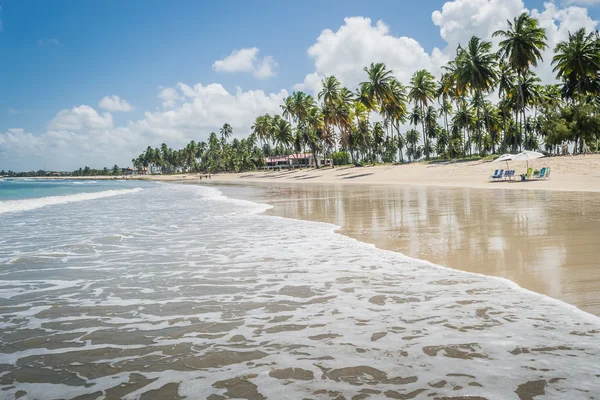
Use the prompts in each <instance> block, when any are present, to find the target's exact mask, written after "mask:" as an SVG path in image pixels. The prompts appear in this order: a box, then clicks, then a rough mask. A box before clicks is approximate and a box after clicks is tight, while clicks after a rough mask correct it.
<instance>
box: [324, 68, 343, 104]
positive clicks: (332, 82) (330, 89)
mask: <svg viewBox="0 0 600 400" xmlns="http://www.w3.org/2000/svg"><path fill="white" fill-rule="evenodd" d="M321 87H322V89H321V91H320V92H319V95H318V99H319V100H322V101H323V104H325V105H327V106H333V105H334V104H336V103H337V102H338V101H339V99H340V95H341V92H342V84H341V83H340V81H338V79H337V78H336V77H335V76H333V75H331V76H328V77H327V78H325V79H323V80H322V81H321Z"/></svg>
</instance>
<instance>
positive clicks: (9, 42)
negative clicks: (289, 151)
mask: <svg viewBox="0 0 600 400" xmlns="http://www.w3.org/2000/svg"><path fill="white" fill-rule="evenodd" d="M520 1H521V0H510V1H509V0H506V3H507V4H508V3H515V6H514V7H513V9H514V10H517V9H518V8H519V7H518V4H517V3H519V2H520ZM469 2H471V3H473V4H472V5H470V8H469V4H468V3H469ZM482 2H483V3H486V4H488V3H489V7H490V11H489V13H491V14H492V16H489V15H488V16H487V17H485V16H484V17H485V18H492V19H493V18H494V13H495V11H494V8H493V7H503V8H507V7H509V6H508V5H504V3H503V1H500V0H453V1H448V2H447V1H443V0H424V1H420V2H412V1H410V2H409V1H398V0H395V1H390V0H385V1H374V2H365V1H364V0H361V1H358V0H348V1H344V2H341V1H314V0H309V1H302V2H288V1H285V2H282V1H271V0H269V1H266V0H265V1H260V2H250V1H221V2H204V1H180V2H166V1H156V0H150V1H148V0H147V1H141V0H128V1H113V0H109V1H104V2H98V1H81V0H78V1H73V0H61V1H55V2H50V1H31V0H4V1H2V0H0V7H1V11H0V20H1V21H2V25H1V26H2V31H0V51H1V52H2V55H3V57H2V63H1V64H2V65H0V92H1V93H2V95H1V96H0V134H2V133H3V132H7V131H8V130H9V129H14V128H18V129H22V130H23V132H26V133H29V134H31V135H33V136H39V135H43V134H45V133H46V132H47V131H48V129H49V123H50V121H51V120H52V119H53V118H54V117H55V116H56V115H57V113H59V112H60V111H61V110H71V109H72V108H74V107H77V106H80V105H89V106H90V107H92V108H94V109H95V110H96V111H97V112H98V113H99V114H100V115H102V111H101V110H99V109H98V102H99V101H100V99H101V98H103V97H104V96H111V95H118V96H119V97H120V98H121V99H126V101H127V102H129V103H130V104H131V105H132V106H133V110H132V111H131V112H127V113H121V112H111V122H110V129H116V128H118V127H126V126H127V125H129V124H130V122H129V121H132V122H131V123H133V122H135V121H139V120H141V119H143V118H144V113H145V112H146V111H150V112H157V111H166V110H164V109H163V108H162V107H163V106H162V105H161V100H160V99H158V98H157V93H158V92H159V90H160V88H164V87H175V85H176V84H177V83H178V82H182V83H185V84H187V85H189V86H193V85H195V84H197V83H201V84H203V85H206V84H210V83H218V84H220V85H222V86H223V88H224V89H225V90H227V91H228V92H230V93H233V92H235V90H236V88H237V87H240V88H241V90H242V91H248V90H254V89H260V90H262V91H264V93H266V94H269V93H280V91H281V90H287V91H288V92H291V91H293V88H294V85H295V84H298V83H301V82H303V80H304V79H305V76H306V75H307V74H310V73H315V74H318V75H319V76H321V75H322V74H326V73H328V69H329V70H331V69H334V72H335V66H333V67H327V66H323V65H324V64H325V63H326V62H325V61H323V65H321V66H319V62H320V60H321V58H322V56H320V55H312V56H309V55H308V54H307V50H308V48H309V47H310V46H312V45H314V44H315V43H316V41H317V38H318V37H319V35H320V34H321V32H322V31H323V30H324V29H331V30H332V31H333V32H336V31H338V30H339V29H340V28H341V27H342V26H344V25H345V21H344V18H346V17H352V16H361V17H366V18H370V19H371V21H372V25H375V23H376V21H378V20H382V21H383V22H384V23H385V24H386V25H387V28H388V32H387V33H386V35H387V37H389V38H398V37H402V36H406V37H408V38H414V40H415V41H416V43H418V44H419V45H420V46H421V47H422V49H423V50H424V52H425V54H426V55H427V56H432V58H434V57H433V55H432V50H433V49H434V48H439V49H442V50H443V49H444V48H445V47H446V45H447V42H448V41H450V42H451V41H452V39H448V38H446V40H444V39H443V38H442V36H441V29H442V26H436V25H435V24H434V23H433V22H432V13H433V12H434V11H436V10H442V9H443V7H444V6H445V4H446V3H453V4H451V5H452V6H455V7H458V11H457V12H463V10H464V12H465V13H477V12H478V10H479V9H481V7H478V4H483V3H482ZM587 2H588V3H590V0H587ZM463 3H464V4H463ZM524 6H525V7H526V8H527V9H529V10H531V9H534V8H537V9H539V10H543V9H544V3H543V2H542V1H537V0H535V1H533V0H532V1H525V4H524ZM566 6H567V4H566V3H557V4H556V6H555V7H556V8H557V9H562V8H564V7H566ZM460 7H462V8H460ZM515 7H516V8H515ZM444 10H445V9H444ZM514 10H509V9H508V8H507V10H506V12H507V13H508V14H506V15H507V16H508V15H511V14H510V13H511V12H513V13H514ZM585 12H586V15H587V17H588V18H590V19H591V20H597V19H600V9H599V7H597V6H588V7H587V9H585ZM448 14H450V12H448ZM555 14H556V15H559V13H558V11H557V12H555ZM502 15H504V14H502V13H498V16H499V18H502ZM472 17H473V16H472V15H471V16H469V15H465V20H469V18H472ZM557 18H558V17H557ZM578 18H579V19H581V18H580V17H578ZM444 23H446V22H444ZM447 24H448V26H450V25H451V24H450V23H447ZM473 24H474V25H473V28H472V29H473V30H475V32H474V33H473V34H477V33H478V32H477V30H480V29H484V28H485V25H486V23H485V22H481V23H480V22H474V23H473ZM559 24H560V21H558V20H557V26H558V25H559ZM465 28H466V30H468V29H469V24H465ZM467 33H468V32H467ZM484 35H485V34H484ZM455 36H456V35H455ZM460 39H462V36H458V39H456V40H460ZM378 42H379V41H378V40H376V41H375V43H376V44H377V43H378ZM335 45H336V44H332V46H335ZM252 47H257V48H259V49H260V52H259V53H258V54H259V60H260V59H261V57H264V56H270V57H272V59H273V60H274V61H275V62H276V63H277V65H278V66H277V68H275V69H274V75H273V76H271V77H269V78H268V79H257V78H256V77H254V76H253V75H252V74H251V73H244V72H237V73H224V72H218V71H215V70H214V69H213V64H214V63H215V61H217V60H221V59H224V58H226V57H227V56H228V55H230V54H231V52H232V51H234V50H236V49H243V48H252ZM367 50H369V49H368V48H367V49H366V50H365V49H363V50H361V49H360V48H357V49H351V48H349V49H348V50H347V51H345V52H341V53H340V54H346V55H347V56H348V57H349V59H347V60H346V59H340V60H339V63H340V64H342V63H345V64H344V65H351V62H352V58H354V56H358V52H362V53H364V52H365V51H367ZM325 51H326V50H325ZM353 52H357V53H353ZM384 54H385V53H384ZM374 57H376V56H374ZM366 61H367V60H363V63H365V62H366ZM371 61H379V60H371ZM434 63H435V62H434ZM356 70H357V71H358V72H360V70H361V67H360V66H358V67H357V68H356ZM407 73H408V72H407ZM342 78H343V76H342ZM348 80H349V81H352V79H350V78H349V79H348ZM296 87H298V86H296ZM307 89H308V87H307ZM223 122H227V121H223ZM55 125H56V124H55ZM84 125H85V124H84ZM105 125H106V126H107V125H108V124H105ZM86 126H89V125H86ZM103 126H104V125H103ZM106 126H104V127H106ZM201 126H202V127H204V126H205V125H201ZM242 126H243V127H244V129H246V124H245V123H241V122H240V127H242ZM148 129H149V130H152V129H151V128H148ZM175 129H177V128H175ZM203 129H204V128H203ZM205 130H208V129H205ZM157 131H158V130H157ZM136 132H137V131H136ZM75 133H76V134H82V133H84V132H81V129H79V130H78V131H77V132H75ZM207 133H208V132H199V133H198V135H200V136H202V135H204V134H207ZM113 134H114V132H113ZM125 134H126V133H125ZM136 134H137V133H136ZM145 134H146V133H139V135H142V136H143V135H145ZM157 135H158V134H157V133H156V132H154V131H153V133H152V134H148V135H147V137H148V138H151V139H152V140H153V141H157V140H159V139H160V138H159V137H157ZM180 136H181V137H178V139H177V140H183V136H185V139H186V140H187V139H188V137H187V136H189V135H188V134H187V133H185V134H184V133H182V134H181V135H180ZM30 139H31V138H30ZM15 140H16V139H15ZM44 140H46V139H44ZM177 140H175V142H177ZM13 141H14V140H13ZM140 144H141V142H140ZM152 144H153V145H154V144H156V143H152ZM3 145H4V147H5V149H4V152H3V151H2V150H3V149H2V146H3ZM12 145H13V146H16V145H15V144H14V143H13V144H12ZM36 146H37V150H38V151H39V150H40V148H39V147H40V146H42V145H40V144H39V143H36ZM44 146H49V144H47V143H46V144H44ZM174 146H175V143H174ZM22 147H23V146H21V149H22ZM7 148H8V145H7V140H5V141H4V142H2V139H1V136H0V157H3V156H4V157H5V158H7V157H8V156H6V153H7V152H8V150H7ZM140 150H141V149H140ZM72 151H75V150H72ZM128 151H129V152H131V150H130V148H129V147H128V148H127V150H125V149H124V150H123V155H120V156H119V160H116V161H120V162H122V161H123V159H125V157H127V158H126V159H125V160H129V159H130V158H129V156H128V155H127V154H128V153H127V152H128ZM47 152H48V151H46V153H47ZM34 153H35V152H32V156H31V157H30V159H28V157H27V154H22V155H20V156H19V158H18V159H17V158H13V159H12V160H11V161H10V165H9V166H8V167H11V166H12V168H16V167H19V168H26V165H28V162H29V161H31V160H33V161H36V156H35V154H34ZM40 157H41V156H40V155H39V154H38V157H37V158H40ZM84 159H85V158H84ZM5 161H6V160H5ZM116 161H115V162H116ZM49 162H50V163H51V164H52V159H50V160H49ZM76 162H79V160H78V159H77V158H76V157H74V158H73V161H72V164H73V165H64V164H61V163H60V162H56V167H57V168H58V167H65V168H66V167H71V166H72V167H75V166H76V165H74V164H75V163H76ZM98 163H106V164H107V165H108V164H112V163H114V162H113V161H112V160H110V159H109V157H106V158H102V157H99V159H98ZM31 164H35V163H31ZM33 167H35V166H34V165H32V168H33ZM1 168H3V160H2V158H0V169H1Z"/></svg>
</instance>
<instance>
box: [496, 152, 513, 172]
mask: <svg viewBox="0 0 600 400" xmlns="http://www.w3.org/2000/svg"><path fill="white" fill-rule="evenodd" d="M514 156H515V155H514V154H502V155H501V156H500V157H498V158H496V159H495V160H494V161H492V162H503V161H506V169H508V162H509V161H510V160H512V159H513V157H514Z"/></svg>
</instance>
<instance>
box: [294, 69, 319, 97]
mask: <svg viewBox="0 0 600 400" xmlns="http://www.w3.org/2000/svg"><path fill="white" fill-rule="evenodd" d="M324 78H325V77H324V76H323V75H321V74H319V73H317V72H314V73H312V74H308V75H306V78H304V82H302V83H296V84H295V85H294V86H293V89H294V90H302V91H309V92H312V93H318V92H319V91H320V90H321V81H322V80H323V79H324Z"/></svg>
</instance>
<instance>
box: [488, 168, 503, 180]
mask: <svg viewBox="0 0 600 400" xmlns="http://www.w3.org/2000/svg"><path fill="white" fill-rule="evenodd" d="M496 172H497V173H494V175H492V176H490V181H495V180H497V179H502V174H503V173H504V170H503V169H501V170H500V172H498V171H496Z"/></svg>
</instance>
